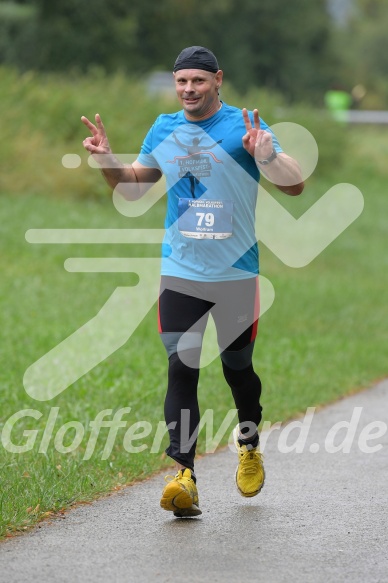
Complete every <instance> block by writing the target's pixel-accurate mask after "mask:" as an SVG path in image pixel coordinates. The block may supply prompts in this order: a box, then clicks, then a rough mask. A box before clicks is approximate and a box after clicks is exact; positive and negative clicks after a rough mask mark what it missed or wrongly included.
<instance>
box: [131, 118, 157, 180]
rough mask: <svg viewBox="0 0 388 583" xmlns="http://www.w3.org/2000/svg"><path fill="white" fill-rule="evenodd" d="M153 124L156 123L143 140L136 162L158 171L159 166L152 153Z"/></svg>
mask: <svg viewBox="0 0 388 583" xmlns="http://www.w3.org/2000/svg"><path fill="white" fill-rule="evenodd" d="M155 124H156V122H155V123H154V124H153V126H152V127H151V128H150V130H149V131H148V134H147V135H146V137H145V138H144V141H143V144H142V146H141V149H140V154H139V156H138V158H137V161H138V162H140V164H143V166H147V167H148V168H158V169H159V170H160V166H159V164H158V162H157V161H156V159H155V157H154V155H153V153H152V152H153V150H154V145H153V134H154V129H155Z"/></svg>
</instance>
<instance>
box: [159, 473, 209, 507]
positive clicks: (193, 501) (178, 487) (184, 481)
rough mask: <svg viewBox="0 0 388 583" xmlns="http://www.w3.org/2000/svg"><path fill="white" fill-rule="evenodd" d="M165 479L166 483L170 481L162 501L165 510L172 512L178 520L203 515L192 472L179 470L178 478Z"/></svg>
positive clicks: (169, 477) (167, 477) (168, 477)
mask: <svg viewBox="0 0 388 583" xmlns="http://www.w3.org/2000/svg"><path fill="white" fill-rule="evenodd" d="M164 479H165V480H166V482H167V481H168V480H169V482H168V484H167V486H165V488H164V490H163V492H162V498H161V500H160V506H161V507H162V508H164V510H170V511H172V512H173V513H174V516H177V517H178V518H186V517H188V516H198V515H199V514H202V512H201V510H200V509H199V508H198V505H199V500H198V491H197V486H196V484H195V482H194V480H193V478H192V477H191V470H189V469H188V468H185V469H184V470H179V472H178V473H177V474H176V476H166V477H165V478H164Z"/></svg>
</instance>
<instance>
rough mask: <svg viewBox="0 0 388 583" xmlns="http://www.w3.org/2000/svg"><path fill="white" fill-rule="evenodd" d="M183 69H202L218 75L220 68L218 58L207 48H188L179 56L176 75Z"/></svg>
mask: <svg viewBox="0 0 388 583" xmlns="http://www.w3.org/2000/svg"><path fill="white" fill-rule="evenodd" d="M181 69H201V70H202V71H210V72H211V73H217V71H218V69H219V67H218V62H217V59H216V57H215V56H214V55H213V53H212V52H211V51H209V49H205V47H197V46H195V47H188V48H187V49H183V51H182V52H181V53H180V54H179V55H178V57H177V60H176V61H175V64H174V73H175V72H176V71H180V70H181Z"/></svg>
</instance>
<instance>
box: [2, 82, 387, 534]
mask: <svg viewBox="0 0 388 583" xmlns="http://www.w3.org/2000/svg"><path fill="white" fill-rule="evenodd" d="M7 78H8V77H7ZM25 82H27V81H25ZM120 82H121V83H122V88H125V89H126V90H128V84H127V82H126V81H125V80H123V79H122V80H121V81H120ZM9 83H10V85H12V84H11V82H9ZM28 83H30V84H32V87H29V88H27V89H25V99H26V102H25V103H26V104H28V107H27V105H26V108H27V109H28V108H29V107H30V106H31V103H30V102H31V100H32V102H33V103H34V104H35V105H34V107H35V110H36V107H37V105H36V104H37V103H38V101H37V99H38V97H37V96H38V95H39V91H41V92H42V94H45V93H44V92H45V91H47V92H48V88H49V87H54V86H55V83H54V82H53V81H52V80H51V81H50V83H51V85H50V83H49V81H47V87H45V85H44V84H43V86H42V87H40V85H39V83H38V82H35V81H34V78H32V80H31V79H30V80H29V81H28ZM99 83H100V84H101V83H102V82H101V81H99ZM116 83H119V81H116ZM96 84H97V81H96ZM59 85H60V83H59ZM0 86H1V85H0ZM98 86H99V87H101V85H98ZM2 87H3V89H4V85H3V86H2ZM12 87H13V91H14V92H16V91H19V92H22V91H23V82H20V86H19V87H18V88H16V85H15V86H14V85H12ZM93 89H94V90H95V89H96V87H94V88H93ZM132 91H133V94H132V99H133V100H134V105H135V106H136V107H135V108H134V109H136V110H141V106H140V105H138V104H137V102H136V99H138V97H136V91H138V89H136V87H133V88H132ZM62 92H63V93H64V95H65V96H67V97H66V99H67V100H68V101H69V100H70V101H71V100H73V101H75V100H76V99H79V100H80V101H81V98H80V97H79V96H78V94H77V96H75V95H74V92H72V91H71V90H70V88H69V86H68V84H65V83H64V82H63V88H62ZM91 93H92V90H91V87H90V80H89V85H87V83H86V81H85V94H86V97H85V95H84V97H83V99H84V100H85V99H86V98H87V97H88V96H90V95H91ZM100 94H101V92H100ZM18 95H19V94H18ZM46 95H47V93H46ZM109 96H110V98H111V99H112V100H114V99H116V97H115V95H114V91H113V90H110V93H109ZM57 97H58V100H59V103H60V105H61V104H62V105H63V102H61V101H60V99H59V96H58V95H57ZM4 99H5V98H4ZM66 99H65V98H64V100H65V101H66ZM104 99H106V103H108V102H109V99H108V98H106V97H104ZM34 100H35V101H34ZM97 101H98V100H97V99H96V98H95V102H94V103H93V104H92V105H91V106H90V110H91V111H94V104H95V103H97ZM12 103H13V102H12V100H10V99H9V100H8V104H9V107H10V115H9V120H8V121H7V123H6V124H5V125H6V133H7V132H8V134H10V133H11V127H12V124H13V123H15V124H16V118H15V115H16V114H15V112H14V109H13V105H12ZM43 103H44V100H43ZM117 103H118V102H117ZM60 105H58V110H56V109H55V107H54V105H52V106H50V107H52V108H53V109H52V110H50V109H49V110H47V112H46V114H47V115H46V117H45V116H44V115H43V113H42V112H40V114H39V116H38V118H39V119H38V122H37V125H36V128H35V133H34V137H33V140H32V142H31V141H29V140H30V133H31V132H30V130H29V128H28V124H27V115H26V112H25V111H24V109H23V108H20V116H22V118H23V124H26V125H25V126H23V124H21V126H22V127H21V130H20V133H18V134H17V136H16V138H15V140H14V142H15V143H16V144H19V146H18V147H20V146H21V144H22V141H23V136H27V137H28V140H27V145H25V157H23V158H22V159H21V165H20V168H19V169H18V170H19V172H16V171H14V170H10V174H13V176H14V178H15V180H16V176H17V174H18V173H19V174H20V175H21V177H20V184H19V186H18V187H17V185H15V184H13V183H12V180H11V179H10V178H9V177H5V178H3V182H2V185H1V186H0V192H1V196H0V209H1V217H2V228H1V255H0V268H1V274H2V275H1V287H0V305H1V318H2V322H1V328H0V329H1V336H2V337H1V345H0V397H1V403H2V407H1V411H0V431H1V430H3V428H4V424H5V423H6V422H7V420H9V419H10V417H11V416H12V415H14V414H15V413H17V412H18V411H21V410H23V409H33V410H36V411H38V412H40V413H41V417H40V418H39V419H34V418H25V419H24V420H20V421H18V422H17V423H16V424H15V426H14V428H13V431H12V439H13V442H14V443H15V444H20V445H21V444H23V443H26V440H27V439H28V434H24V435H23V432H24V431H27V430H32V431H34V430H37V434H36V442H35V445H34V447H33V448H32V450H31V451H29V452H26V453H20V454H16V453H10V452H8V451H6V450H5V448H4V447H3V446H2V445H1V444H0V537H4V536H7V535H8V536H9V535H11V534H13V533H15V532H17V531H23V529H26V528H28V527H29V526H30V525H32V524H35V523H36V522H37V521H38V520H40V519H41V518H43V517H46V516H49V515H50V513H51V512H58V511H61V510H62V509H65V508H68V507H69V506H71V505H73V504H75V503H77V502H81V501H88V500H92V499H94V498H96V497H97V496H99V495H102V494H104V493H107V492H110V491H112V490H114V489H115V488H118V487H121V486H122V485H124V484H128V483H131V482H133V481H134V480H137V479H143V478H145V477H147V476H148V475H149V474H150V473H151V472H153V471H155V470H157V469H159V468H161V467H164V466H167V465H169V460H168V459H166V458H165V456H164V454H163V450H164V446H165V445H166V442H165V440H164V441H163V443H162V446H161V447H160V448H159V449H158V451H157V452H156V453H150V452H149V447H150V446H151V444H152V442H153V439H154V435H155V431H156V428H157V425H158V423H159V422H160V421H162V420H163V400H164V394H165V386H166V358H165V354H164V348H163V347H162V345H161V343H160V340H159V338H158V334H157V327H156V307H155V306H153V307H152V309H151V310H150V313H149V314H148V316H147V317H146V318H145V319H144V321H143V322H142V324H141V325H140V326H139V328H138V330H137V331H136V333H135V334H134V335H133V336H132V337H131V338H130V340H129V341H128V342H127V343H126V344H125V345H124V346H123V347H122V348H121V349H119V350H118V351H117V352H115V353H114V354H113V355H111V356H110V357H109V358H107V359H106V360H105V361H103V362H102V363H101V364H100V365H98V366H97V367H96V368H94V369H93V370H92V371H90V372H89V373H88V374H86V375H85V376H84V377H82V378H81V379H79V380H78V381H77V382H76V383H75V384H74V385H72V386H71V387H69V388H68V389H67V390H66V391H65V392H64V393H62V394H61V395H59V396H58V397H56V398H55V399H53V400H52V401H50V402H47V403H45V402H38V401H34V400H33V399H32V398H30V397H29V396H28V395H27V393H26V392H25V390H24V388H23V374H24V371H25V370H26V368H27V367H28V366H29V365H30V364H31V363H33V362H34V361H36V360H37V359H38V358H39V357H40V356H42V355H43V354H45V353H46V352H47V351H48V350H50V349H51V348H52V347H54V346H55V345H56V344H58V343H59V342H60V341H61V340H63V339H64V338H66V337H67V336H69V335H70V334H71V333H72V332H73V331H75V330H76V329H78V328H79V327H80V326H81V325H82V324H84V323H85V322H87V321H88V320H89V319H90V318H92V317H93V316H94V315H95V314H96V313H97V312H98V311H99V309H100V308H101V307H102V306H103V304H104V303H105V302H106V300H107V299H108V298H109V296H110V294H111V293H112V292H113V290H114V289H115V288H116V287H117V286H128V285H134V284H135V280H134V278H133V276H131V274H125V273H122V274H87V273H80V274H75V273H73V274H71V273H67V272H66V271H65V270H64V267H63V263H64V261H65V259H66V258H67V257H99V256H100V257H109V256H121V257H128V256H133V257H139V256H143V257H148V256H153V257H158V255H159V249H158V247H157V246H152V245H149V246H148V245H147V246H144V247H142V248H140V247H136V246H128V245H127V246H125V245H116V246H113V245H105V246H103V245H92V246H87V245H61V246H60V245H30V244H28V243H27V242H26V241H25V238H24V234H25V232H26V230H27V229H31V228H83V227H86V228H131V227H135V228H140V227H146V226H151V227H160V226H161V225H162V222H163V215H164V201H160V202H159V203H158V204H157V205H156V206H155V207H154V208H153V209H152V211H150V213H148V214H147V216H146V217H142V218H141V219H136V220H135V219H128V218H125V217H123V216H120V215H119V214H118V213H117V212H116V211H115V209H114V207H113V205H112V204H111V203H110V201H109V193H108V191H107V189H106V187H105V186H104V184H103V182H102V180H101V178H100V176H99V175H98V172H96V171H95V170H92V169H90V168H89V167H88V166H87V165H86V164H85V163H83V164H82V166H81V167H80V168H79V169H78V170H76V171H70V170H66V171H65V170H62V169H61V164H60V160H61V156H62V155H63V153H67V152H68V151H73V152H76V153H79V154H80V155H81V154H82V152H81V148H80V146H79V140H80V139H82V135H81V134H82V127H81V129H79V128H78V126H77V129H74V135H76V137H74V138H73V137H71V138H70V137H69V138H68V141H66V135H65V133H63V132H64V129H63V128H64V127H65V125H63V122H62V121H59V126H60V128H59V136H58V141H56V140H55V132H54V127H51V125H50V122H51V123H52V125H53V126H54V125H55V122H54V120H55V119H56V118H57V119H59V117H60V110H61V107H60ZM15 107H18V106H17V105H15ZM39 107H41V105H40V106H39ZM39 107H38V110H39ZM121 107H122V109H121V110H120V115H124V107H123V106H122V105H121ZM153 107H154V109H155V110H156V109H159V107H158V106H153ZM32 110H33V107H32V106H31V110H30V111H32ZM151 110H152V107H151V109H150V110H149V111H148V113H147V115H148V116H149V117H150V116H152V115H153V113H154V112H153V110H152V111H151ZM39 111H40V110H39ZM100 112H101V110H100ZM76 113H77V115H78V113H79V114H80V115H81V114H82V113H86V114H87V113H88V112H87V111H84V110H83V109H82V108H81V106H80V107H79V111H78V110H77V112H76ZM66 115H67V116H68V119H70V118H71V119H72V118H73V115H75V111H74V103H73V105H72V106H71V107H70V106H69V111H68V113H67V114H66ZM130 117H131V116H130ZM111 118H112V122H111V123H112V127H113V126H114V125H115V123H116V121H117V120H116V116H115V114H112V115H111ZM12 120H13V121H12ZM77 123H78V121H77ZM131 123H132V122H131ZM136 123H138V133H139V132H140V130H141V131H142V133H144V130H145V128H146V127H147V126H148V125H149V123H148V118H147V117H146V115H145V114H144V119H140V120H139V121H138V122H136ZM39 124H41V125H39ZM61 124H62V125H61ZM32 125H34V124H32ZM118 125H119V124H118ZM15 127H16V126H15ZM23 127H24V129H23ZM75 127H76V126H74V128H75ZM119 127H121V126H119ZM61 128H62V129H61ZM116 131H117V130H116ZM120 131H122V132H123V135H122V137H121V138H120V136H117V137H116V138H115V139H117V142H118V143H120V140H122V142H121V143H122V144H124V143H125V138H126V135H127V132H124V130H122V129H120ZM336 131H338V130H337V129H336ZM61 132H62V133H61ZM128 132H129V133H130V128H129V129H128ZM344 132H345V135H344V136H341V140H342V142H341V143H342V144H344V143H345V152H343V156H342V158H341V160H342V161H341V164H340V165H338V166H335V165H333V167H332V168H330V166H329V164H328V160H329V159H330V157H329V154H330V148H329V146H328V145H326V146H325V148H326V150H325V148H324V151H323V157H322V159H320V165H321V166H322V167H321V168H320V167H318V169H317V172H316V173H315V174H314V176H313V178H312V179H311V180H310V181H309V183H308V185H307V188H306V191H305V193H304V194H303V195H302V197H300V198H298V199H291V198H288V197H285V196H284V195H281V194H280V193H278V194H274V195H275V196H276V197H277V199H278V200H279V201H282V204H283V205H284V206H285V207H286V208H288V209H289V210H290V212H292V213H293V214H294V215H295V216H298V215H300V214H302V213H303V212H304V210H306V209H307V208H308V207H309V206H311V204H313V202H314V201H315V200H317V199H318V198H319V197H320V196H321V195H322V194H323V193H324V192H325V191H326V190H327V189H328V188H330V186H332V185H333V184H335V183H336V182H340V181H341V182H346V181H348V182H352V183H354V184H356V185H357V186H358V187H359V188H360V189H361V190H362V192H363V194H364V198H365V209H364V212H363V213H362V215H361V216H360V218H359V219H358V220H357V221H356V222H355V223H354V224H352V225H351V226H350V227H349V228H348V229H347V230H346V231H345V232H344V233H343V234H342V235H341V236H340V237H339V238H338V239H337V240H336V241H335V242H333V243H332V244H331V245H330V246H329V247H328V248H327V249H326V250H325V251H324V252H323V253H322V254H321V255H320V256H319V257H317V258H316V259H315V260H314V261H313V262H312V263H311V264H310V265H308V266H307V267H305V268H302V269H291V268H289V267H287V266H285V265H283V264H282V263H281V262H280V261H279V260H278V259H277V258H276V257H274V256H273V254H272V253H270V252H269V251H268V250H267V249H265V248H264V247H262V251H261V265H262V274H263V275H265V276H266V277H268V278H269V279H270V280H271V281H272V283H273V285H274V287H275V291H276V299H275V303H274V305H273V307H272V308H271V309H270V310H269V311H268V312H267V314H265V315H264V316H263V318H262V320H261V322H260V325H259V336H258V340H257V345H256V350H255V357H254V358H255V367H256V369H257V371H258V372H259V374H260V376H261V378H262V381H263V386H264V393H263V406H264V420H269V421H271V422H276V421H283V420H285V419H289V418H290V417H292V416H294V415H296V414H298V413H301V412H303V411H305V410H306V408H307V407H311V406H317V405H320V404H324V403H327V402H330V401H333V400H334V399H337V398H339V397H340V396H342V395H345V394H347V393H349V392H351V391H353V390H354V389H360V388H362V387H366V386H368V385H370V384H371V383H372V382H373V381H374V380H375V379H377V378H381V377H383V376H385V375H386V374H387V365H386V354H387V348H388V337H387V329H386V319H387V308H386V302H385V301H384V297H385V293H386V289H387V258H386V253H385V251H384V248H383V240H384V237H385V236H386V231H387V220H386V196H385V188H386V184H385V178H384V170H385V166H384V164H385V162H384V159H385V158H386V155H385V153H384V148H386V138H385V135H384V133H383V131H382V130H379V129H377V128H376V129H375V128H370V129H368V130H361V129H359V128H346V129H344ZM124 134H125V135H124ZM136 139H138V138H136ZM34 140H35V141H36V145H37V147H39V146H41V147H42V150H41V152H40V155H39V157H36V158H35V159H34V157H35V156H37V154H36V153H35V151H34V150H31V144H32V143H33V141H34ZM322 140H323V141H325V144H329V143H330V137H328V136H326V134H325V136H323V135H322ZM76 143H77V144H78V146H77V149H75V148H76V146H75V144H76ZM48 144H51V148H52V150H51V151H50V149H49V146H48ZM69 144H70V145H71V149H70V150H69V149H68V148H69V147H70V146H69ZM14 145H15V144H14ZM376 145H377V147H376V148H375V146H376ZM2 147H3V148H4V142H3V146H2ZM15 148H16V146H15ZM122 148H124V146H122ZM4 149H5V148H4ZM16 149H17V148H16ZM333 149H334V150H335V147H333ZM122 151H124V150H122ZM325 152H326V153H327V155H325ZM54 154H55V156H54ZM7 155H8V156H9V158H8V160H11V158H12V156H11V154H10V153H9V152H8V154H7ZM14 155H15V154H14ZM38 158H39V159H40V160H41V161H42V163H41V164H40V165H38V163H37V162H38ZM365 159H368V160H370V162H369V163H368V164H365V163H364V162H363V161H364V160H365ZM12 160H13V162H14V163H15V160H16V158H15V157H13V158H12ZM12 167H13V166H12ZM30 171H31V173H32V177H33V180H30V181H28V180H27V178H28V173H29V172H30ZM56 172H57V174H56ZM73 172H76V175H75V174H72V173H73ZM68 175H71V176H72V177H71V179H70V178H69V179H68V178H67V176H68ZM75 176H76V177H75ZM30 178H31V177H30ZM67 180H70V183H71V188H70V187H69V184H70V183H68V182H67ZM85 184H87V185H88V186H87V188H86V187H85ZM6 185H7V188H6V187H5V186H6ZM12 185H13V186H12ZM23 185H24V186H23ZM48 185H51V186H52V187H53V188H51V187H50V188H48ZM11 186H12V188H11ZM130 317H131V313H130V311H127V312H126V311H124V312H123V319H125V318H130ZM199 399H200V406H201V410H202V412H203V411H205V410H206V409H213V411H214V427H215V429H217V428H218V427H219V425H220V424H221V422H222V420H223V419H224V417H225V415H226V413H227V412H228V410H229V409H232V408H233V401H232V398H231V395H230V391H229V389H228V388H227V387H226V386H225V383H224V381H223V378H222V374H221V367H220V364H219V362H218V361H215V362H214V363H212V364H211V365H209V366H208V367H206V368H205V369H203V370H202V373H201V382H200V389H199ZM54 407H56V408H58V417H57V420H56V423H55V426H54V430H53V435H52V437H51V439H50V441H49V444H48V447H47V451H45V452H43V453H40V452H39V446H40V444H41V441H42V437H43V431H44V428H45V426H46V422H47V419H48V416H49V414H50V410H51V409H52V408H54ZM124 407H131V410H130V412H128V413H127V414H125V415H124V417H123V419H124V421H126V422H127V424H126V427H125V428H121V429H120V430H119V432H118V435H117V438H116V440H115V442H114V447H113V451H112V453H111V455H109V457H108V458H107V459H102V457H103V456H102V453H103V450H104V447H105V444H106V440H107V435H108V429H107V428H102V429H101V432H100V435H99V438H98V440H97V443H96V447H95V449H94V453H93V455H92V456H91V458H90V459H89V460H83V457H84V455H85V451H86V448H87V444H88V440H89V437H90V433H91V427H90V422H92V421H93V420H94V419H95V418H96V416H97V414H98V413H99V412H100V411H103V410H104V409H111V410H112V415H113V414H114V412H116V411H118V410H119V409H122V408H124ZM112 415H110V416H109V417H108V419H111V418H112ZM143 420H144V421H147V422H149V423H150V424H151V425H152V431H151V433H150V435H149V436H148V437H146V438H145V439H139V441H138V442H137V443H136V445H141V444H142V443H144V444H146V445H147V446H148V450H147V449H146V450H145V451H143V452H140V453H128V452H127V451H126V450H125V448H124V444H123V439H124V434H125V431H126V430H127V429H128V427H129V426H131V425H133V423H135V422H137V421H143ZM74 421H75V422H79V423H80V424H82V426H83V427H84V428H85V434H84V437H83V439H82V441H81V442H80V444H79V447H77V449H75V450H74V451H73V452H71V453H60V452H58V451H57V449H56V447H55V441H54V440H55V436H58V430H59V429H60V428H61V427H62V426H63V425H64V424H65V423H68V422H74ZM232 427H233V423H231V427H230V429H232ZM31 435H32V437H31V439H32V438H33V436H34V434H30V436H31ZM73 437H74V430H69V432H68V433H67V434H66V436H65V440H64V444H65V445H66V444H67V445H69V444H70V442H71V441H72V439H73ZM223 443H225V440H224V441H223ZM205 446H206V444H205V437H204V435H203V434H201V436H200V439H199V451H200V452H203V451H204V450H205ZM155 504H157V500H156V501H155Z"/></svg>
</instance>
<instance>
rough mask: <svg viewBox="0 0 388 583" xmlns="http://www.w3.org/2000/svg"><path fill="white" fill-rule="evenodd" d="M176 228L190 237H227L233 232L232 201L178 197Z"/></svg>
mask: <svg viewBox="0 0 388 583" xmlns="http://www.w3.org/2000/svg"><path fill="white" fill-rule="evenodd" d="M178 229H179V231H180V232H181V233H182V235H184V236H185V237H190V238H192V239H227V238H228V237H231V236H232V234H233V202H231V201H229V200H204V199H202V198H197V199H193V198H180V199H179V202H178Z"/></svg>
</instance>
